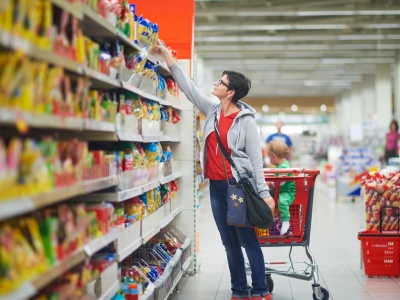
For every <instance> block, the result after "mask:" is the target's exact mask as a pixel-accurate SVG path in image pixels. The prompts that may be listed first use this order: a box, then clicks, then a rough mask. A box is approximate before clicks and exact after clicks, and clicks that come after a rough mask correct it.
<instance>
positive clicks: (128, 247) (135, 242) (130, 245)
mask: <svg viewBox="0 0 400 300" xmlns="http://www.w3.org/2000/svg"><path fill="white" fill-rule="evenodd" d="M141 225H142V224H141V221H140V220H137V221H135V222H134V223H133V224H131V225H130V226H128V227H126V228H125V229H124V230H122V231H121V235H120V236H119V237H118V239H117V241H116V245H115V246H116V253H117V255H118V261H119V262H121V261H123V260H124V259H125V258H127V257H128V256H129V255H130V254H131V253H133V252H134V251H136V249H138V248H139V247H140V246H141V245H142V238H141V229H142V226H141Z"/></svg>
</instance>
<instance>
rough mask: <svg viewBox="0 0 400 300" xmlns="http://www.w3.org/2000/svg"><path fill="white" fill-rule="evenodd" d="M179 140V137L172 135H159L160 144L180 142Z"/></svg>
mask: <svg viewBox="0 0 400 300" xmlns="http://www.w3.org/2000/svg"><path fill="white" fill-rule="evenodd" d="M180 141H181V138H180V137H179V136H172V135H161V136H160V142H180Z"/></svg>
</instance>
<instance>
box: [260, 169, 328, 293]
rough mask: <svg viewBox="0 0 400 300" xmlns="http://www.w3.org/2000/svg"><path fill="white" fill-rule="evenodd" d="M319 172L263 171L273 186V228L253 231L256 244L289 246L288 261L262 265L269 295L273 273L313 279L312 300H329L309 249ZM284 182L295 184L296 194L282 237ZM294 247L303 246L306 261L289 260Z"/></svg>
mask: <svg viewBox="0 0 400 300" xmlns="http://www.w3.org/2000/svg"><path fill="white" fill-rule="evenodd" d="M319 173H320V171H319V170H309V169H298V168H290V169H275V168H267V169H264V177H265V181H266V182H273V183H274V195H273V196H274V200H275V204H276V205H275V210H274V212H273V215H274V225H273V226H272V227H271V228H270V229H259V228H255V231H256V234H257V237H258V241H259V244H260V246H261V247H290V250H289V257H288V260H287V261H279V262H265V274H266V279H265V280H266V283H267V285H268V289H269V290H270V292H272V290H273V288H274V282H273V280H272V276H271V274H276V275H282V276H287V277H293V278H296V279H300V280H307V281H309V280H311V279H313V280H314V283H313V284H312V291H313V299H318V300H322V299H323V300H327V299H329V292H328V290H327V289H325V288H323V287H321V285H320V283H319V274H318V266H317V263H316V261H315V259H314V257H313V255H312V254H311V252H310V249H309V244H310V231H311V220H312V209H313V200H314V186H315V180H316V178H317V176H318V175H319ZM285 182H294V183H295V185H296V195H295V199H294V201H293V203H292V204H291V205H290V207H289V212H290V228H289V230H288V232H287V233H286V234H284V235H282V236H281V235H280V228H281V225H282V221H281V219H280V216H279V210H278V205H279V204H278V196H279V188H280V186H281V184H283V183H285ZM293 247H304V248H305V252H306V255H307V258H308V259H309V261H294V260H293V259H292V249H293Z"/></svg>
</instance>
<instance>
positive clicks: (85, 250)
mask: <svg viewBox="0 0 400 300" xmlns="http://www.w3.org/2000/svg"><path fill="white" fill-rule="evenodd" d="M51 3H52V4H53V5H54V6H55V7H58V8H60V9H62V10H64V11H66V12H69V13H70V14H71V15H72V16H74V17H76V18H77V19H78V20H79V22H80V24H81V25H82V27H83V33H84V34H85V35H86V36H89V37H91V38H94V39H96V40H98V41H101V40H113V39H114V40H118V41H120V42H121V43H122V44H124V46H125V47H128V48H130V49H132V50H135V51H139V50H140V48H139V47H138V45H136V44H135V43H134V42H133V41H131V40H130V39H129V38H127V37H126V36H125V35H124V34H123V33H121V32H120V31H119V30H118V29H117V28H116V26H115V25H114V24H112V23H110V22H108V21H107V20H105V19H103V18H102V17H101V16H99V15H98V14H97V13H96V12H94V11H92V10H91V9H90V8H89V7H87V6H86V5H83V4H81V3H80V2H77V1H76V2H74V3H73V4H71V3H69V2H67V1H65V0H51ZM0 49H2V50H4V51H10V52H13V51H17V50H18V51H22V52H23V53H24V54H25V55H26V56H27V57H29V58H31V59H33V60H35V61H40V62H46V63H48V64H49V65H51V66H57V67H61V68H62V69H63V70H65V71H67V72H69V73H72V74H74V76H78V77H85V78H88V79H89V80H90V82H91V84H92V86H91V88H93V89H105V90H113V91H121V92H123V91H129V92H132V93H135V94H136V95H138V96H140V97H142V98H145V99H148V100H152V101H156V102H157V103H159V104H160V105H162V106H170V107H172V108H174V109H177V110H179V111H180V115H181V125H180V126H179V125H175V126H178V127H179V128H178V129H177V130H175V131H174V132H172V133H166V134H165V133H162V132H161V129H160V133H159V134H155V135H147V134H146V133H145V134H141V133H139V131H137V132H132V131H130V132H126V131H121V130H120V127H119V124H118V120H117V121H116V122H115V123H111V122H102V121H97V120H90V119H85V118H78V117H63V116H51V115H38V114H34V113H29V112H24V111H19V110H13V109H9V108H2V107H0V128H5V129H10V128H13V127H14V126H15V125H16V120H22V122H23V123H24V124H25V125H26V126H27V127H28V128H32V129H35V130H37V131H38V132H39V133H40V132H42V131H43V132H45V131H46V130H56V131H57V134H58V135H59V136H61V137H71V136H73V137H79V138H80V139H82V140H85V141H89V142H94V141H104V142H119V141H131V142H144V143H148V142H158V141H160V142H163V143H168V144H169V145H170V146H171V148H172V149H173V151H172V152H173V156H174V158H175V160H176V161H177V162H179V164H178V167H177V168H176V169H175V170H174V171H173V172H172V173H170V174H163V173H162V172H160V174H159V175H158V176H156V177H155V178H153V179H152V180H151V181H149V182H147V183H145V184H142V185H140V186H137V187H135V188H130V189H125V190H118V189H117V187H118V185H119V184H120V182H121V177H120V175H112V176H109V177H105V178H98V179H91V180H86V181H81V182H77V183H75V184H73V185H69V186H65V187H61V188H55V189H52V190H50V191H48V192H45V193H40V194H37V195H33V196H26V197H21V198H18V199H9V200H7V201H2V202H0V221H7V220H10V219H12V218H15V217H17V216H21V215H24V214H27V213H32V212H35V211H37V210H39V209H42V208H44V207H48V206H51V205H55V204H58V203H61V202H64V201H67V200H68V201H83V202H99V201H106V202H122V201H125V200H127V199H130V198H132V197H135V196H139V195H141V194H143V193H146V192H147V191H150V190H151V189H154V188H155V187H158V186H160V185H162V184H165V183H168V182H171V181H173V180H178V181H179V182H180V187H181V188H180V190H179V193H178V197H177V198H174V199H172V200H170V201H169V202H168V203H167V204H165V205H163V206H161V207H160V208H159V209H158V210H157V211H155V212H153V213H152V214H150V215H148V216H146V217H144V218H143V219H142V220H140V221H136V222H135V223H133V224H132V225H131V226H129V227H127V228H125V229H124V230H117V229H113V230H111V231H110V232H109V233H107V234H105V235H104V236H102V237H99V238H96V239H94V240H92V241H90V242H89V243H88V244H86V245H84V246H82V247H81V248H79V250H77V251H75V252H74V253H73V254H72V255H71V256H69V257H68V258H66V259H64V260H62V261H60V262H57V263H56V264H55V265H53V266H52V267H51V268H50V269H49V270H47V271H45V272H44V273H42V274H40V275H39V276H36V277H35V278H33V279H32V280H28V281H26V282H24V283H23V284H22V285H21V286H20V287H19V288H17V289H16V290H14V291H13V292H12V293H10V294H7V295H1V296H0V298H1V299H4V300H8V299H10V300H18V299H29V298H30V297H32V296H34V295H35V294H37V293H38V292H39V291H40V290H41V289H43V288H45V287H46V286H48V285H49V284H51V282H53V281H54V280H55V279H57V278H59V277H60V276H61V275H62V274H64V273H65V272H66V271H68V270H71V269H72V268H74V267H75V266H77V265H79V264H81V263H83V262H84V261H85V260H87V259H88V258H90V257H91V256H93V255H94V254H95V253H96V252H98V251H99V250H101V249H102V248H104V247H105V246H107V245H109V244H111V243H114V244H115V246H116V251H117V253H116V254H117V262H115V263H114V264H112V265H111V266H110V267H109V268H107V270H105V273H106V274H112V275H111V277H112V278H115V279H116V280H115V279H114V280H113V279H110V280H109V282H108V283H107V285H106V286H107V288H106V289H103V290H102V292H101V293H100V295H99V294H98V293H97V294H96V293H95V291H93V289H95V288H94V285H95V284H94V283H93V286H92V285H89V286H88V293H89V294H90V296H91V297H95V298H96V299H111V298H112V296H114V294H115V293H116V292H117V291H118V289H119V288H120V283H119V281H118V279H117V278H118V277H117V272H118V263H120V262H121V261H123V260H124V259H125V258H126V257H128V256H129V255H130V254H132V253H133V252H135V251H136V250H137V249H138V248H139V247H140V246H141V245H144V244H145V243H147V242H148V241H149V240H150V239H151V238H152V237H153V236H154V235H156V234H157V233H158V232H160V230H161V229H163V228H165V227H166V226H167V225H169V224H172V223H177V224H178V223H181V224H182V225H184V224H186V222H189V223H190V222H191V223H193V220H192V219H193V212H192V211H190V213H188V208H191V207H192V204H191V203H189V202H187V203H186V204H185V205H184V206H182V199H191V198H192V196H193V189H194V186H193V180H194V178H193V176H192V175H193V174H194V173H193V172H192V171H193V170H192V167H193V157H191V155H190V153H191V149H194V148H193V147H192V145H191V143H189V144H188V143H187V142H186V141H188V140H190V139H191V137H192V136H193V130H194V127H193V124H194V123H193V119H192V118H193V114H190V116H189V114H188V115H187V116H186V113H187V112H188V111H193V106H192V105H191V104H189V103H187V101H186V103H185V98H184V96H183V95H180V96H179V99H175V98H173V97H171V96H169V97H168V98H167V99H161V98H159V97H157V96H155V95H152V94H150V93H148V92H146V91H143V90H141V89H140V88H137V87H135V86H133V85H130V84H128V83H127V82H124V81H123V80H121V79H116V78H112V77H110V76H107V75H105V74H102V73H100V72H98V71H96V70H93V69H90V68H89V67H87V66H85V65H83V64H80V63H78V62H76V61H73V60H70V59H67V58H64V57H62V56H60V55H57V54H55V53H53V52H52V51H51V50H46V49H41V48H39V47H37V46H36V45H34V44H32V43H30V42H29V41H27V40H24V39H22V38H20V37H18V36H17V35H15V34H13V33H8V32H5V31H4V30H3V29H1V28H0ZM149 60H151V61H152V62H153V63H154V64H157V65H158V66H159V72H160V73H162V74H169V71H168V68H167V67H166V65H165V63H163V62H159V61H158V60H157V58H155V57H149ZM131 121H132V122H139V123H138V125H140V126H141V125H142V124H141V123H140V122H142V121H141V120H131ZM153 125H154V124H153ZM159 125H160V124H159V123H157V126H159ZM190 128H192V130H190ZM28 136H29V135H28ZM188 150H189V151H188ZM183 153H184V155H183ZM188 154H189V157H188ZM112 187H114V191H112V192H109V191H106V189H109V188H112ZM182 212H183V213H182ZM190 220H192V221H190ZM189 228H190V226H189ZM186 234H187V236H188V238H187V241H186V244H185V246H186V247H192V245H191V241H192V240H193V238H194V236H195V232H194V230H193V228H192V229H190V230H188V231H187V232H186ZM191 253H194V252H193V251H191ZM191 261H192V259H191V258H189V259H188V260H187V261H186V263H185V266H184V268H182V269H181V270H180V272H179V273H178V275H177V276H176V277H175V278H173V279H172V281H173V282H174V284H173V287H175V286H176V284H177V283H178V281H179V279H180V278H181V276H182V275H183V274H184V272H185V271H186V270H188V269H189V267H190V263H191ZM104 276H106V277H109V275H105V274H101V275H100V278H103V277H104ZM113 276H114V277H113ZM153 289H157V288H156V287H154V286H153V288H152V285H150V288H149V291H147V292H146V293H154V290H153ZM171 292H172V288H171V290H170V291H169V292H168V295H169V294H170V293H171ZM146 293H145V295H146ZM168 295H167V296H166V298H165V299H167V297H168Z"/></svg>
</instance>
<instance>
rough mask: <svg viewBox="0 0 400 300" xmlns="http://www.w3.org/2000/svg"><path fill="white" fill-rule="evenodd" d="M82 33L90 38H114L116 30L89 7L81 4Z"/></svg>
mask: <svg viewBox="0 0 400 300" xmlns="http://www.w3.org/2000/svg"><path fill="white" fill-rule="evenodd" d="M81 8H82V11H83V28H84V33H85V34H86V35H89V36H91V37H112V38H115V37H116V34H117V28H116V27H115V26H114V25H113V24H111V23H110V22H109V21H107V20H106V19H105V18H103V17H102V16H100V15H99V14H98V13H97V12H95V11H94V10H92V9H91V8H90V7H89V6H87V5H84V4H82V5H81Z"/></svg>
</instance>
